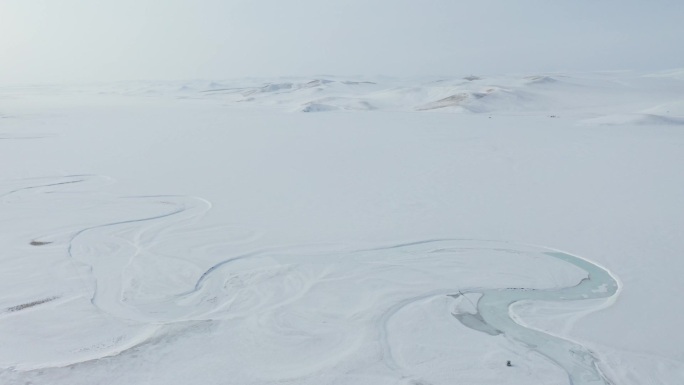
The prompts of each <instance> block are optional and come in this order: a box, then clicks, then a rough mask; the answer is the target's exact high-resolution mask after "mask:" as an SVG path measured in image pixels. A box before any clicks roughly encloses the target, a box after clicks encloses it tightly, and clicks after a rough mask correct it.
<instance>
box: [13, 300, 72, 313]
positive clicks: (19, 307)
mask: <svg viewBox="0 0 684 385" xmlns="http://www.w3.org/2000/svg"><path fill="white" fill-rule="evenodd" d="M57 298H59V297H49V298H43V299H39V300H37V301H33V302H27V303H22V304H21V305H17V306H12V307H8V308H7V311H8V312H15V311H20V310H24V309H27V308H30V307H34V306H38V305H42V304H44V303H47V302H51V301H54V300H56V299H57Z"/></svg>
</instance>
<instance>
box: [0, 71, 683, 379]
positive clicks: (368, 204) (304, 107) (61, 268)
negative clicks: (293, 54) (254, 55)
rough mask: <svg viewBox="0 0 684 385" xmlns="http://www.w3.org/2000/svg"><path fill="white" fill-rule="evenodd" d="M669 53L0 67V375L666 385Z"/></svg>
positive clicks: (676, 104) (675, 234)
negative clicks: (41, 71)
mask: <svg viewBox="0 0 684 385" xmlns="http://www.w3.org/2000/svg"><path fill="white" fill-rule="evenodd" d="M681 74H682V71H681V70H672V71H667V72H661V73H658V74H641V73H634V72H625V71H619V72H604V73H581V74H574V73H569V74H532V75H529V74H527V75H510V76H498V77H486V76H468V77H465V78H456V79H453V78H444V79H441V78H431V79H392V78H385V77H376V78H340V77H335V76H317V77H312V78H291V79H290V78H287V79H266V80H264V79H239V80H225V81H191V82H142V81H141V82H125V83H116V84H88V85H70V86H62V85H49V86H45V85H35V86H12V87H0V162H1V163H2V165H3V166H2V168H0V263H1V265H0V266H2V269H0V278H1V279H0V285H1V287H2V290H1V291H0V383H1V384H12V385H14V384H28V383H30V384H50V385H53V384H55V385H58V384H69V385H77V384H83V385H86V384H165V385H168V384H190V383H203V384H276V383H277V384H356V385H360V384H374V385H375V384H407V385H408V384H412V385H418V384H422V385H428V384H433V385H437V384H453V383H468V384H501V383H506V384H569V383H571V376H569V373H568V372H567V371H566V368H567V365H566V366H563V365H562V364H560V362H566V361H567V362H573V360H580V361H581V360H584V361H583V362H582V365H587V367H589V366H592V367H595V368H596V370H597V372H599V373H601V375H602V377H601V378H598V377H592V378H589V377H586V376H584V377H582V378H581V379H580V380H579V381H582V383H586V384H607V383H611V384H621V385H623V384H634V385H637V384H639V385H643V384H678V383H684V348H683V346H684V333H681V330H680V329H681V319H682V317H683V316H684V300H682V297H681V296H680V295H679V292H680V291H681V289H684V286H683V285H682V281H681V275H682V273H683V272H684V262H682V258H681V257H682V255H684V237H682V229H684V173H683V172H682V168H683V165H684V80H683V79H682V76H681ZM556 250H564V251H566V252H568V253H572V254H573V255H577V256H580V257H582V258H584V259H586V261H589V262H591V263H593V264H596V265H597V268H602V269H605V271H607V272H609V273H610V276H611V277H613V279H615V280H616V285H619V289H618V290H617V293H613V292H611V291H610V284H609V283H605V282H604V283H601V282H598V283H597V285H596V287H594V288H593V289H592V290H591V291H590V292H587V296H586V297H585V298H587V299H586V300H563V298H555V299H550V300H544V301H540V300H529V301H518V302H514V303H513V304H512V305H511V306H510V315H508V312H509V309H508V308H507V306H508V305H506V306H504V307H503V308H502V309H500V312H501V314H500V316H502V317H504V318H505V317H510V318H511V319H513V320H514V321H515V322H517V323H518V324H520V325H522V326H524V327H526V328H531V329H535V330H538V331H542V332H543V334H540V335H542V336H548V339H549V341H553V340H554V339H555V340H558V341H570V342H571V343H572V344H574V346H581V347H582V348H583V349H586V351H587V352H589V353H590V354H589V355H586V354H584V353H582V354H580V353H581V352H579V351H577V350H573V349H570V350H569V351H567V357H562V358H563V359H562V360H561V359H559V357H558V356H555V357H552V356H549V355H545V354H542V353H543V350H539V349H536V347H535V346H534V345H532V344H530V343H529V341H522V340H520V339H519V338H516V337H515V336H514V335H513V334H510V333H506V331H505V330H499V331H498V332H497V331H496V330H491V328H490V329H487V328H484V329H483V330H485V331H487V330H488V331H489V332H483V331H481V330H476V329H475V328H471V327H467V326H466V325H465V324H464V323H461V322H459V319H457V315H459V314H471V315H473V316H474V317H476V316H477V315H478V311H479V310H478V303H479V301H480V299H481V296H479V295H478V294H477V293H485V292H488V293H491V292H493V291H497V290H501V291H507V290H508V291H510V290H514V291H515V292H516V293H521V292H523V293H524V291H525V290H527V291H530V292H535V293H542V294H543V293H549V295H550V296H553V293H561V295H562V293H564V292H563V289H564V288H570V287H573V286H575V285H578V284H580V282H583V280H585V279H590V278H591V276H590V275H589V274H588V273H587V271H585V270H583V269H581V268H580V267H578V266H576V265H573V264H571V263H568V262H567V261H564V260H562V259H558V258H554V257H553V255H554V253H555V252H556ZM484 295H485V296H486V295H487V294H484ZM537 298H538V297H537ZM485 320H486V319H485ZM501 322H503V321H501ZM490 327H491V325H490ZM562 346H565V345H562ZM560 354H565V352H560ZM566 358H567V360H566ZM508 360H510V361H511V362H512V364H513V365H512V366H511V367H507V366H506V361H508ZM577 362H579V361H577Z"/></svg>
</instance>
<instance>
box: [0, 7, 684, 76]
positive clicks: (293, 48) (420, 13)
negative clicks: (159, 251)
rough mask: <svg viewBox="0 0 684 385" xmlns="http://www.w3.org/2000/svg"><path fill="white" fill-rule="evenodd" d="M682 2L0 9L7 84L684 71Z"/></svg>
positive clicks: (0, 66) (1, 63)
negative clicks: (328, 76) (326, 75)
mask: <svg viewBox="0 0 684 385" xmlns="http://www.w3.org/2000/svg"><path fill="white" fill-rule="evenodd" d="M683 20H684V1H682V0H317V1H315V0H289V1H288V0H0V83H26V82H83V81H107V80H133V79H169V80H172V79H222V78H236V77H245V76H257V77H269V76H283V75H303V76H305V75H316V74H335V75H355V74H361V75H378V74H382V75H390V76H418V75H463V74H484V75H491V74H505V73H536V72H553V71H564V70H569V71H588V70H612V69H635V70H649V71H650V70H660V69H670V68H682V67H684V22H683Z"/></svg>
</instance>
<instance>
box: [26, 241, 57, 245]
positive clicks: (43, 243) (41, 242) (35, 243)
mask: <svg viewBox="0 0 684 385" xmlns="http://www.w3.org/2000/svg"><path fill="white" fill-rule="evenodd" d="M51 243H52V242H45V241H31V243H30V245H31V246H45V245H49V244H51Z"/></svg>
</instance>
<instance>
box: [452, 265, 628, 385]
mask: <svg viewBox="0 0 684 385" xmlns="http://www.w3.org/2000/svg"><path fill="white" fill-rule="evenodd" d="M544 254H546V255H549V256H551V257H553V258H557V259H560V260H562V261H565V262H568V263H570V264H572V265H574V266H576V267H578V268H580V269H582V270H584V271H586V272H587V274H588V277H587V278H585V279H583V280H582V281H581V282H580V283H579V284H577V285H576V286H573V287H568V288H562V289H553V290H536V289H522V288H507V289H490V290H481V291H478V290H472V291H465V292H463V294H465V293H480V294H482V296H481V297H480V299H479V301H478V303H477V310H478V314H475V315H472V314H465V315H455V316H456V318H458V319H459V321H461V322H462V323H463V324H464V325H465V326H467V327H469V328H472V329H475V330H478V331H481V332H484V333H488V334H491V335H496V334H504V335H505V336H506V337H508V338H511V339H514V340H516V341H519V342H521V343H523V344H525V345H526V346H527V347H529V348H530V349H532V350H534V351H537V352H539V353H540V354H542V355H544V356H546V357H547V358H549V359H550V360H552V361H553V362H555V363H556V364H557V365H558V366H560V367H562V368H563V369H564V370H565V371H566V372H567V373H568V376H569V379H570V383H571V384H573V385H598V384H606V385H608V384H610V383H611V382H610V380H609V379H608V378H606V377H605V376H604V375H603V373H601V371H600V370H599V368H598V366H597V363H596V359H595V357H594V356H593V355H592V354H591V352H590V351H589V350H588V349H587V348H586V347H584V346H582V345H580V344H578V343H575V342H572V341H568V340H565V339H562V338H559V337H555V336H552V335H550V334H547V333H544V332H541V331H538V330H534V329H530V328H527V327H524V326H522V325H520V324H518V323H516V322H515V321H514V320H513V319H512V318H511V315H510V311H509V309H510V306H511V305H512V304H513V303H515V302H519V301H530V300H532V301H576V300H588V299H599V298H609V297H611V296H613V295H615V293H617V290H618V283H617V281H616V280H615V278H613V276H611V274H610V273H609V272H608V271H606V270H605V269H603V268H601V267H600V266H597V265H595V264H593V263H591V262H589V261H587V260H585V259H582V258H579V257H576V256H573V255H570V254H566V253H562V252H546V253H544Z"/></svg>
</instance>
